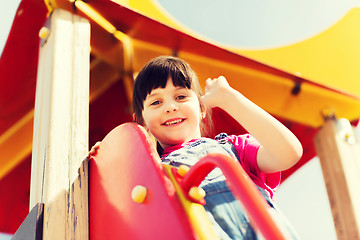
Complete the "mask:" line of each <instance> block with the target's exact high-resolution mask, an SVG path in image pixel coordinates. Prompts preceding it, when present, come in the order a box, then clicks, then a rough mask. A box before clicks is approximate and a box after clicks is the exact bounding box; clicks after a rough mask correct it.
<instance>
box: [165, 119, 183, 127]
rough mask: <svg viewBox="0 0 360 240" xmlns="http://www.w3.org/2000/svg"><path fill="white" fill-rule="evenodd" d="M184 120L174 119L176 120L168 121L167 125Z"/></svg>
mask: <svg viewBox="0 0 360 240" xmlns="http://www.w3.org/2000/svg"><path fill="white" fill-rule="evenodd" d="M181 121H182V120H181V119H179V120H174V121H171V122H166V123H165V125H166V126H168V125H172V124H175V123H178V122H181Z"/></svg>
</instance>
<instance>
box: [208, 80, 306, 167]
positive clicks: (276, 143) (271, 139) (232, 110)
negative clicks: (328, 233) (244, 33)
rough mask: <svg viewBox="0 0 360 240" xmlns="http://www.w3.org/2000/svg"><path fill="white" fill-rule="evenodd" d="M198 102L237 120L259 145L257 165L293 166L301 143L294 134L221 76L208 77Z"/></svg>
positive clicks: (298, 157) (299, 155)
mask: <svg viewBox="0 0 360 240" xmlns="http://www.w3.org/2000/svg"><path fill="white" fill-rule="evenodd" d="M201 102H202V103H203V104H204V105H205V106H208V107H211V108H212V107H220V108H221V109H223V110H224V111H226V112H227V113H228V114H230V115H231V116H232V117H233V118H234V119H235V120H236V121H238V122H239V123H240V124H241V125H242V126H243V127H244V128H245V129H246V130H247V131H248V132H249V133H250V134H251V135H252V136H254V137H255V138H256V139H257V140H258V141H259V142H260V144H261V146H260V148H259V151H258V154H257V164H258V167H259V169H260V170H261V171H263V172H267V173H271V172H277V171H282V170H285V169H288V168H290V167H291V166H293V165H294V164H295V163H296V162H297V161H298V160H299V159H300V157H301V156H302V151H303V150H302V146H301V143H300V142H299V140H298V139H297V138H296V137H295V135H294V134H293V133H292V132H291V131H290V130H289V129H288V128H286V127H285V126H284V125H283V124H281V123H280V122H279V121H278V120H276V119H275V118H274V117H272V116H271V115H270V114H268V113H267V112H266V111H264V110H263V109H262V108H260V107H259V106H257V105H256V104H254V103H253V102H251V101H250V100H249V99H247V98H246V97H244V96H243V95H242V94H241V93H240V92H238V91H236V90H235V89H233V88H232V87H230V86H229V84H228V82H227V81H226V79H225V78H224V77H222V76H221V77H219V78H215V79H213V80H211V79H208V80H207V81H206V87H205V95H204V96H203V97H202V99H201Z"/></svg>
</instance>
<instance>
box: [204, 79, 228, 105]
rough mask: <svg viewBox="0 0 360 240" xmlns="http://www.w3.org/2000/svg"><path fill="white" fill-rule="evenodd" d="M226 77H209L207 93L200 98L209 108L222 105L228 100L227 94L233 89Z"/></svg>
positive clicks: (206, 87)
mask: <svg viewBox="0 0 360 240" xmlns="http://www.w3.org/2000/svg"><path fill="white" fill-rule="evenodd" d="M231 90H232V88H231V87H230V85H229V83H228V82H227V80H226V78H225V77H223V76H220V77H218V78H214V79H211V78H208V79H207V80H206V86H205V94H204V96H202V98H201V99H200V101H201V103H202V104H204V105H205V106H207V107H209V108H213V107H220V108H221V107H222V103H223V102H225V101H226V100H225V99H226V95H227V94H228V93H229V91H231Z"/></svg>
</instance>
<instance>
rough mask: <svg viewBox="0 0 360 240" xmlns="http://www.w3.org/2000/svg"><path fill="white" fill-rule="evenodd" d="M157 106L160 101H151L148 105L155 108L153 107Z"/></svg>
mask: <svg viewBox="0 0 360 240" xmlns="http://www.w3.org/2000/svg"><path fill="white" fill-rule="evenodd" d="M158 104H160V101H153V102H152V103H151V104H150V105H151V106H155V105H158Z"/></svg>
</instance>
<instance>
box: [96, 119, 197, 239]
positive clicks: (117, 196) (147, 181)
mask: <svg viewBox="0 0 360 240" xmlns="http://www.w3.org/2000/svg"><path fill="white" fill-rule="evenodd" d="M137 185H142V186H145V187H146V188H147V190H148V194H147V197H146V199H145V201H144V202H143V203H141V204H140V203H136V202H134V201H133V200H132V199H131V192H132V189H133V188H134V187H135V186H137ZM89 188H90V194H89V204H90V237H91V239H141V240H142V239H179V240H180V239H194V236H193V233H192V229H191V227H190V225H189V222H188V219H187V217H186V215H185V212H184V210H183V208H182V206H181V205H180V202H179V201H178V198H177V196H176V192H175V189H174V187H173V185H172V183H171V182H170V180H169V179H168V177H166V176H165V174H164V172H163V169H162V165H161V160H160V159H159V157H158V155H157V153H156V150H155V148H154V147H153V146H152V144H151V139H150V138H149V137H148V135H146V132H145V130H144V129H143V128H141V127H139V126H138V125H135V124H133V123H126V124H123V125H120V126H118V127H117V128H115V129H114V130H113V131H111V132H110V133H109V134H108V135H107V136H106V137H105V138H104V140H103V141H102V143H101V145H100V148H99V150H98V153H97V154H96V156H95V157H93V158H92V159H91V160H90V183H89Z"/></svg>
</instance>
